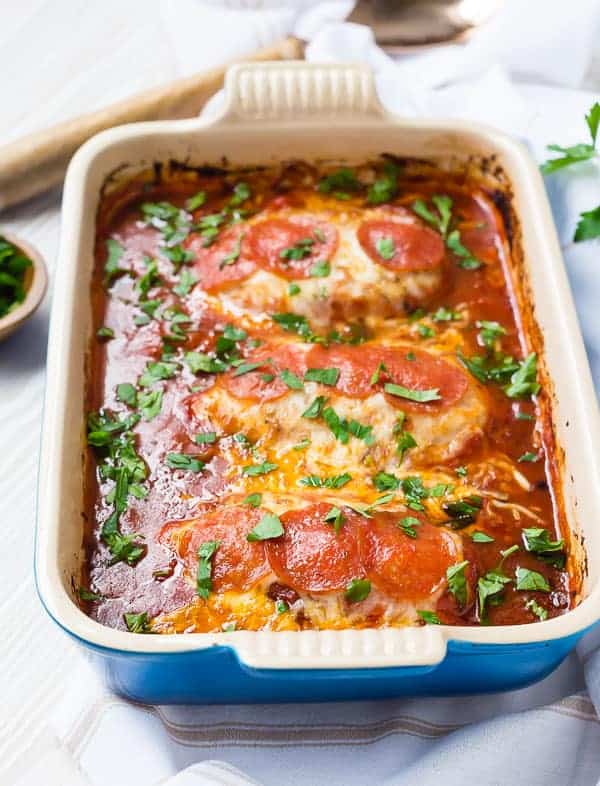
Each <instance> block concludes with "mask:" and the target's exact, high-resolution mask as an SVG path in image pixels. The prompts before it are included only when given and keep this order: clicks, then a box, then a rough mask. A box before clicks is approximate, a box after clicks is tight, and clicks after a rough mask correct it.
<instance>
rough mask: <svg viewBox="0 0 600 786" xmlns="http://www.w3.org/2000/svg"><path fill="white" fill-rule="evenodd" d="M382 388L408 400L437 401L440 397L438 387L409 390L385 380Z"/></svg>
mask: <svg viewBox="0 0 600 786" xmlns="http://www.w3.org/2000/svg"><path fill="white" fill-rule="evenodd" d="M383 389H384V391H385V392H386V393H389V394H390V395H392V396H398V397H399V398H405V399H408V400H409V401H416V402H419V403H424V402H427V401H439V400H440V399H441V396H440V391H439V389H438V388H431V389H430V390H410V389H409V388H405V387H404V386H403V385H396V384H395V383H394V382H386V384H385V385H384V386H383Z"/></svg>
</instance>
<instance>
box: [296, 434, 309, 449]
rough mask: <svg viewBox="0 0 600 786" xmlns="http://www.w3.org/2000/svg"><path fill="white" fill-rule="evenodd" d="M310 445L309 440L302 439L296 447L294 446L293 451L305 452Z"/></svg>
mask: <svg viewBox="0 0 600 786" xmlns="http://www.w3.org/2000/svg"><path fill="white" fill-rule="evenodd" d="M310 444H311V442H310V439H307V438H306V437H305V438H304V439H301V440H300V442H298V444H297V445H294V447H293V450H305V449H306V448H307V447H309V445H310Z"/></svg>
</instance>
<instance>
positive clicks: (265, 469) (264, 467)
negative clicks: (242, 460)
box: [242, 461, 277, 478]
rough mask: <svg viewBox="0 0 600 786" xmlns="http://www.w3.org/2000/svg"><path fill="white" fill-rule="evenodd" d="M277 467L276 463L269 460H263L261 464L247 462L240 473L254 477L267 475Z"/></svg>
mask: <svg viewBox="0 0 600 786" xmlns="http://www.w3.org/2000/svg"><path fill="white" fill-rule="evenodd" d="M276 469H277V464H271V463H270V462H269V461H263V462H262V464H249V465H248V466H247V467H244V468H243V470H242V475H244V476H245V477H248V478H255V477H257V476H258V475H268V474H269V472H273V471H274V470H276Z"/></svg>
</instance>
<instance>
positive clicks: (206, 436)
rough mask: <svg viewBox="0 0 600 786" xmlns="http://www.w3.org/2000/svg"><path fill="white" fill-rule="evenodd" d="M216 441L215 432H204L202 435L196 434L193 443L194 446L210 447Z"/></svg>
mask: <svg viewBox="0 0 600 786" xmlns="http://www.w3.org/2000/svg"><path fill="white" fill-rule="evenodd" d="M216 441H217V432H216V431H204V432H203V433H202V434H196V436H195V437H194V442H195V443H196V445H212V444H213V442H216Z"/></svg>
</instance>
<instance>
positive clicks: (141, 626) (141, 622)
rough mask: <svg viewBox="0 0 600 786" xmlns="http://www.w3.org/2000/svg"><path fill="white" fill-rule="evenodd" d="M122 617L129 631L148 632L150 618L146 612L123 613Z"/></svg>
mask: <svg viewBox="0 0 600 786" xmlns="http://www.w3.org/2000/svg"><path fill="white" fill-rule="evenodd" d="M123 619H124V620H125V625H126V626H127V630H128V631H129V632H130V633H150V620H149V619H148V613H147V612H145V611H142V612H140V613H139V614H132V613H127V614H123Z"/></svg>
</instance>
